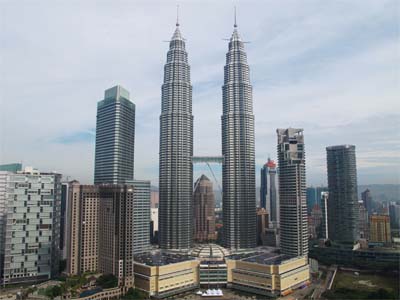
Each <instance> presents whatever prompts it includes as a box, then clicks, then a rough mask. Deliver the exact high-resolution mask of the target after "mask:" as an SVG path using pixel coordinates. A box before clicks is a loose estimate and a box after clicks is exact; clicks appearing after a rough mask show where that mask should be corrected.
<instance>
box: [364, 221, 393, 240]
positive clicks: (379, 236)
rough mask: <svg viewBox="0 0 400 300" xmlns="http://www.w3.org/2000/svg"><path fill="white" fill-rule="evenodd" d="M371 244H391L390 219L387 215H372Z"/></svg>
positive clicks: (370, 222)
mask: <svg viewBox="0 0 400 300" xmlns="http://www.w3.org/2000/svg"><path fill="white" fill-rule="evenodd" d="M369 226H370V238H369V240H370V242H372V243H391V241H392V238H391V232H390V218H389V216H387V215H372V216H371V217H370V221H369Z"/></svg>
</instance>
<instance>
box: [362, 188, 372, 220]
mask: <svg viewBox="0 0 400 300" xmlns="http://www.w3.org/2000/svg"><path fill="white" fill-rule="evenodd" d="M361 199H362V201H363V203H364V207H365V209H366V210H367V212H368V216H371V215H372V208H373V207H372V206H373V201H372V195H371V191H370V190H369V189H366V190H365V191H364V192H362V193H361Z"/></svg>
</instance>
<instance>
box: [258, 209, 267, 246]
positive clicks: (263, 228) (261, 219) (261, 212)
mask: <svg viewBox="0 0 400 300" xmlns="http://www.w3.org/2000/svg"><path fill="white" fill-rule="evenodd" d="M268 228H269V226H268V212H267V211H266V210H265V209H264V208H258V209H257V246H262V245H267V229H268Z"/></svg>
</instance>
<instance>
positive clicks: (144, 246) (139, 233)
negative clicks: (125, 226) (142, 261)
mask: <svg viewBox="0 0 400 300" xmlns="http://www.w3.org/2000/svg"><path fill="white" fill-rule="evenodd" d="M126 184H128V185H130V186H133V193H134V198H133V227H134V232H133V240H134V245H133V252H134V254H137V253H142V252H146V251H148V250H149V249H150V226H149V225H150V222H151V211H150V198H151V192H150V181H148V180H131V181H126Z"/></svg>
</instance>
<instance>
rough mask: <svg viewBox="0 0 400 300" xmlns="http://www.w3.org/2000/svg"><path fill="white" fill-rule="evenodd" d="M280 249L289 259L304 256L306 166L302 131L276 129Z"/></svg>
mask: <svg viewBox="0 0 400 300" xmlns="http://www.w3.org/2000/svg"><path fill="white" fill-rule="evenodd" d="M277 134H278V147H277V148H278V163H279V204H280V228H281V230H280V246H281V250H282V253H284V254H287V255H292V256H307V254H308V224H307V203H306V166H305V149H304V136H303V129H296V128H288V129H277Z"/></svg>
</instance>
